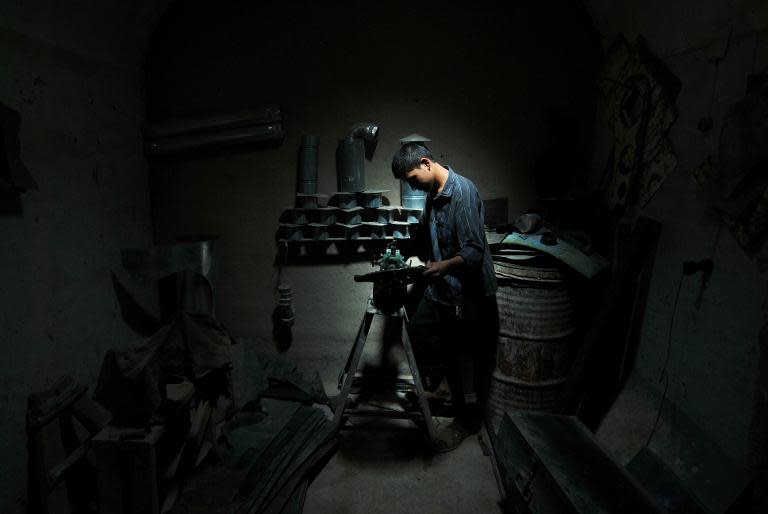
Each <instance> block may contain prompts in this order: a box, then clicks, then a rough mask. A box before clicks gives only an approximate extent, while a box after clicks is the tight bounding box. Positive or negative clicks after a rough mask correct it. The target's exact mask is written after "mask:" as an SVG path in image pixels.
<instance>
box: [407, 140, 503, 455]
mask: <svg viewBox="0 0 768 514" xmlns="http://www.w3.org/2000/svg"><path fill="white" fill-rule="evenodd" d="M392 173H393V174H394V176H395V177H396V178H398V179H400V180H406V181H407V182H408V183H409V185H410V186H411V187H413V188H414V189H419V190H422V191H425V192H426V193H427V201H426V205H425V208H424V211H423V213H422V217H421V221H420V223H419V227H418V230H417V231H416V233H415V234H414V236H413V241H412V243H413V244H414V247H413V248H411V250H414V251H415V252H416V253H417V254H418V255H419V256H420V257H421V259H422V260H424V261H425V262H426V268H427V269H426V270H425V271H424V278H425V279H427V281H428V282H427V283H428V285H427V287H426V289H425V291H424V295H423V297H422V298H421V301H420V303H419V305H418V307H417V308H416V311H415V313H414V314H413V316H412V318H411V320H410V323H409V325H408V331H409V334H410V336H411V339H412V340H413V342H414V351H416V356H417V361H418V362H419V367H420V368H424V375H425V380H426V381H427V387H428V388H434V387H436V386H437V383H439V380H441V379H442V377H443V376H445V377H446V378H447V379H448V385H449V387H450V390H451V401H452V404H453V406H454V410H455V416H456V417H455V418H454V420H453V421H452V422H451V423H450V424H449V425H448V426H447V427H445V428H444V429H442V430H441V431H440V433H439V434H438V448H437V450H438V451H448V450H452V449H454V448H456V447H457V446H458V445H459V444H460V443H461V441H462V440H463V439H464V438H465V437H467V436H468V435H469V434H472V433H475V432H477V431H478V430H479V428H480V424H481V422H482V419H483V415H484V408H485V400H486V398H487V392H488V384H489V383H490V374H491V370H492V367H491V366H492V362H493V352H494V350H495V348H494V346H495V345H494V344H493V343H494V342H495V336H496V333H497V329H498V323H497V321H496V320H497V316H498V315H497V311H496V301H495V292H496V276H495V273H494V270H493V262H492V260H491V252H490V249H489V247H488V242H487V241H486V238H485V231H484V212H483V203H482V201H481V200H480V195H479V194H478V192H477V188H476V187H475V185H474V184H473V183H472V182H471V181H470V180H469V179H467V178H465V177H463V176H461V175H459V174H458V173H456V172H455V171H454V170H452V169H451V168H450V167H448V166H443V165H441V164H440V163H438V162H436V161H435V159H434V157H433V156H432V154H431V153H430V151H429V150H428V149H427V147H426V146H425V145H424V144H422V143H415V142H409V143H405V144H403V145H402V146H401V147H400V148H399V150H398V151H397V152H396V153H395V155H394V157H393V158H392ZM467 355H469V356H471V357H472V359H473V361H474V364H475V367H474V382H475V384H474V386H475V393H476V396H477V402H476V403H475V404H474V405H469V404H467V403H466V401H465V388H464V384H463V381H462V372H461V368H462V359H463V358H465V357H466V356H467ZM436 382H437V383H436Z"/></svg>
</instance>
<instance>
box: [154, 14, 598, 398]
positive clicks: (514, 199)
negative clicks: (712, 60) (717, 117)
mask: <svg viewBox="0 0 768 514" xmlns="http://www.w3.org/2000/svg"><path fill="white" fill-rule="evenodd" d="M557 4H558V5H557V6H553V5H551V4H550V5H548V6H546V7H543V6H539V4H538V3H537V2H516V3H515V6H514V7H513V8H512V10H511V11H510V10H509V9H507V10H506V11H503V12H502V11H501V10H500V8H497V7H489V6H482V5H480V6H478V5H476V4H467V3H461V4H459V3H458V2H447V3H446V2H416V3H413V2H385V3H384V2H378V3H376V2H359V1H352V2H343V3H338V4H335V5H336V6H337V7H336V8H334V9H330V8H328V7H323V6H322V4H321V3H319V2H297V1H288V2H261V3H259V4H258V6H255V5H253V3H252V2H229V3H226V4H225V5H224V6H221V5H217V6H216V7H215V8H213V7H208V6H207V5H206V4H205V3H201V2H179V3H178V4H176V5H175V7H174V8H173V9H171V10H170V11H169V13H168V16H167V17H166V19H165V20H164V21H163V22H162V23H161V25H160V27H159V28H158V30H157V31H156V33H155V35H154V38H153V41H152V45H151V47H150V53H149V58H148V59H149V60H148V66H147V70H148V77H147V104H148V106H149V116H150V117H152V118H154V119H163V118H164V117H167V116H180V115H194V114H215V113H219V112H221V113H226V112H237V111H239V110H241V109H244V108H249V107H258V106H260V105H265V104H268V103H277V104H279V105H280V106H281V108H282V110H283V113H284V120H285V121H284V126H285V127H286V130H287V137H286V139H285V141H284V143H283V144H282V146H280V147H279V148H276V149H269V150H248V149H245V150H243V151H241V152H238V153H234V154H230V155H225V156H208V157H195V158H186V159H181V158H178V159H171V160H169V161H163V162H156V163H152V177H151V182H152V195H153V196H152V199H153V209H154V211H153V212H154V215H155V220H156V229H157V232H156V236H157V240H158V241H170V240H172V239H173V238H174V237H175V236H177V235H179V234H185V233H206V234H211V233H212V234H218V235H219V236H220V239H219V240H218V241H217V243H216V244H217V249H216V257H217V258H218V264H217V283H216V284H215V289H216V297H217V314H218V316H219V318H220V319H221V320H223V322H224V323H225V324H226V325H227V326H228V327H229V329H230V330H231V331H232V332H233V333H234V334H237V335H241V336H248V337H249V338H250V341H252V342H253V343H252V344H253V345H254V348H255V349H257V350H258V351H261V352H265V353H269V352H271V351H273V348H274V345H273V342H272V333H271V332H272V325H271V318H270V316H271V312H272V309H273V308H274V302H275V290H274V288H275V286H276V281H277V269H276V268H275V267H274V266H273V260H274V258H275V255H276V245H275V241H274V234H275V231H276V229H277V224H278V217H279V216H280V213H281V212H282V211H283V210H284V209H285V208H287V207H290V206H291V205H292V203H293V199H294V192H295V175H296V155H297V150H298V146H299V142H300V138H301V135H302V134H318V135H319V136H320V138H321V142H320V170H319V179H318V191H319V192H324V193H330V192H333V191H335V190H336V175H335V161H334V159H335V157H334V152H335V148H336V143H337V140H338V139H339V138H341V137H343V136H344V135H346V133H347V132H348V130H349V128H350V126H351V125H352V124H353V123H355V122H359V121H374V122H376V123H378V124H379V125H380V126H381V133H380V137H379V143H378V148H377V150H376V153H375V154H374V157H373V160H372V161H370V162H367V164H366V166H367V169H366V184H367V187H369V188H373V189H376V188H381V189H387V190H390V192H389V193H387V194H386V196H387V197H388V198H389V199H390V201H391V202H392V203H393V204H399V203H400V193H399V184H398V182H397V181H396V180H395V179H393V177H392V174H391V171H390V163H391V157H392V154H393V153H394V151H395V150H396V148H397V147H398V145H399V143H398V139H399V138H400V137H403V136H405V135H407V134H410V133H412V132H418V133H420V134H424V135H427V136H428V137H430V138H432V139H433V143H432V144H431V148H432V149H433V151H434V152H435V154H436V158H437V160H438V161H440V162H442V163H444V164H449V165H451V166H453V167H454V168H455V169H457V170H459V171H460V172H462V173H464V174H466V175H467V176H468V177H469V178H470V179H472V180H473V181H474V182H475V183H476V184H477V186H478V188H479V190H480V193H481V195H482V196H483V197H484V198H492V197H500V196H506V197H508V198H509V205H510V208H509V214H510V216H513V217H514V216H516V215H517V214H518V213H519V212H520V211H521V210H523V209H525V208H528V207H531V206H532V205H534V204H535V191H534V177H533V171H532V170H533V168H534V163H535V161H536V159H537V158H538V157H539V156H540V154H541V152H542V150H543V148H545V147H546V146H547V145H548V144H550V143H551V141H550V139H549V137H550V127H549V126H548V125H547V123H548V119H549V118H550V115H551V114H552V113H553V112H554V113H560V114H562V115H564V116H565V117H566V118H568V117H570V118H571V119H575V120H576V121H575V122H573V125H572V126H571V127H570V128H571V131H572V134H573V135H574V137H575V138H576V139H577V140H578V141H580V142H581V143H584V145H586V143H587V142H588V140H589V137H590V128H591V117H592V114H593V109H594V94H595V87H594V80H595V77H596V71H597V66H598V65H597V61H598V60H599V42H598V41H597V35H596V34H595V33H594V31H593V29H592V27H591V24H590V22H589V20H588V18H587V15H586V13H585V12H584V11H583V9H582V7H581V6H580V5H578V4H574V3H571V2H557ZM584 145H583V146H584ZM572 165H573V166H574V167H578V166H583V165H584V162H582V161H580V160H579V158H578V157H577V156H574V158H573V161H572ZM371 269H372V268H371V267H370V265H369V264H368V263H366V262H356V263H347V264H338V265H312V266H289V267H286V268H285V271H284V278H285V280H287V281H288V282H289V283H291V284H292V285H293V290H294V297H295V298H294V303H295V310H296V325H295V326H294V342H293V345H292V347H291V348H290V350H289V351H288V352H287V356H288V357H289V358H292V359H294V360H297V361H299V362H300V363H301V364H304V365H306V367H310V368H315V369H318V370H319V371H320V372H321V375H322V376H323V378H324V380H325V381H326V383H327V384H333V381H334V380H335V377H336V375H337V374H338V372H339V371H340V369H341V366H342V365H343V363H344V360H345V359H346V355H347V353H348V351H349V349H350V347H351V344H352V342H353V340H354V336H355V333H356V330H357V326H358V324H359V322H360V319H361V317H362V314H363V309H364V307H365V300H366V298H367V296H368V295H369V294H370V285H368V284H357V283H355V282H353V280H352V275H353V274H357V273H362V272H366V271H370V270H371ZM330 392H334V391H330Z"/></svg>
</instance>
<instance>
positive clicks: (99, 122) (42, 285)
mask: <svg viewBox="0 0 768 514" xmlns="http://www.w3.org/2000/svg"><path fill="white" fill-rule="evenodd" d="M92 4H93V5H91V6H88V5H83V4H82V3H81V4H79V5H70V4H68V3H61V2H49V1H37V2H34V1H33V2H23V3H15V4H14V3H8V2H6V3H4V4H3V5H2V7H0V63H2V64H0V101H2V102H3V103H5V104H6V105H8V106H9V107H11V108H13V109H15V110H16V111H18V112H19V113H20V114H21V120H22V121H21V134H20V139H21V157H22V159H23V161H24V162H25V163H26V166H27V167H28V168H29V170H30V171H31V173H32V175H33V176H34V178H35V180H36V181H37V183H38V184H39V186H40V191H39V192H30V193H26V194H24V195H23V196H22V200H21V203H22V210H23V212H22V213H21V214H20V215H17V216H6V217H2V218H0V240H1V241H2V243H0V306H2V308H0V349H1V351H2V356H3V358H2V364H0V416H1V417H2V420H3V421H2V423H0V462H2V466H0V468H2V472H0V511H2V512H8V513H13V512H23V511H25V508H24V503H25V501H26V456H27V452H26V446H25V445H26V434H25V412H26V400H27V396H28V395H29V394H30V393H31V392H34V391H39V390H41V389H43V388H45V387H47V386H49V385H51V384H52V382H53V381H54V380H56V379H57V378H59V377H60V376H61V375H63V374H72V375H73V376H74V377H75V378H77V379H78V380H80V381H81V383H86V384H88V385H91V386H92V385H94V384H95V380H96V377H97V374H98V369H99V365H100V363H101V358H102V357H103V355H104V353H105V351H106V350H107V349H108V348H110V347H114V346H120V345H123V344H125V343H127V342H129V341H131V340H132V339H134V338H135V337H136V336H135V335H134V334H132V333H131V332H130V331H129V330H128V329H127V327H126V326H125V324H124V323H123V321H122V320H121V319H120V314H119V310H118V307H117V304H116V301H115V298H114V293H113V291H112V284H111V281H110V270H111V269H117V268H118V267H119V266H120V260H119V249H120V248H121V247H123V246H136V245H139V246H141V245H146V244H150V243H151V235H152V231H151V222H150V216H149V194H148V184H147V165H146V161H145V160H144V158H143V155H142V149H141V138H140V133H139V125H140V123H141V121H142V120H143V117H144V98H143V96H144V94H143V79H144V77H143V73H141V66H142V64H143V62H142V55H143V48H144V47H145V46H146V39H147V37H146V34H147V33H148V31H149V30H150V28H151V23H150V20H151V18H152V15H151V13H152V12H154V11H153V8H150V7H148V6H141V5H138V4H137V5H134V6H133V7H131V8H128V7H124V6H122V4H121V3H120V2H99V3H98V5H97V3H96V2H93V3H92Z"/></svg>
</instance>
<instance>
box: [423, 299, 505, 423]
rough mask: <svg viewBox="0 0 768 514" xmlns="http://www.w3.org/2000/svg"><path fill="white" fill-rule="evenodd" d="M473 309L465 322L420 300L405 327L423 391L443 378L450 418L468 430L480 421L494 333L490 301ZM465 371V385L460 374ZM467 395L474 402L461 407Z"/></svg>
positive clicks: (446, 308) (495, 316) (449, 308)
mask: <svg viewBox="0 0 768 514" xmlns="http://www.w3.org/2000/svg"><path fill="white" fill-rule="evenodd" d="M474 307H476V308H474V309H472V311H473V312H472V315H471V316H459V315H458V314H457V312H456V309H455V307H453V306H447V305H442V304H440V303H437V302H433V301H431V300H429V299H427V298H425V297H422V299H421V301H420V302H419V304H418V306H417V307H416V310H415V312H414V313H413V315H412V316H411V318H410V322H409V324H408V335H409V337H410V339H411V342H412V343H413V350H414V353H415V355H416V362H417V363H418V365H419V371H420V373H421V374H422V377H423V380H424V382H425V384H424V385H425V387H426V388H427V389H432V390H433V389H434V388H436V387H437V386H438V384H439V383H440V381H441V380H442V379H443V378H444V377H445V378H446V379H447V381H448V386H449V387H450V390H451V401H452V403H453V406H454V410H455V416H456V417H457V418H459V419H460V420H462V421H465V422H467V423H470V424H473V425H475V424H478V423H480V422H481V421H482V419H483V415H484V411H485V404H486V401H487V399H488V389H489V386H490V381H491V373H492V371H493V367H494V362H495V352H496V337H497V333H498V311H497V308H496V297H495V296H488V297H485V298H480V299H478V305H475V306H474ZM468 365H471V370H472V373H471V374H472V381H471V382H469V381H468V380H466V377H465V375H466V374H465V373H464V372H463V371H464V369H465V368H467V367H468ZM468 382H469V383H468ZM468 392H474V393H475V397H476V401H475V402H467V401H466V394H467V393H468Z"/></svg>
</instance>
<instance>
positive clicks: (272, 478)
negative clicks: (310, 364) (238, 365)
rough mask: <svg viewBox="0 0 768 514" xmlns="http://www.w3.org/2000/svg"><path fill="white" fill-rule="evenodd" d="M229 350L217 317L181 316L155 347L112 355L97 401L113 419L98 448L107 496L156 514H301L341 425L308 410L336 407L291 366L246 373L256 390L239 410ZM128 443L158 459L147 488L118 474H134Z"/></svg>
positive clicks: (143, 345)
mask: <svg viewBox="0 0 768 514" xmlns="http://www.w3.org/2000/svg"><path fill="white" fill-rule="evenodd" d="M232 344H233V340H232V339H231V338H230V336H229V334H228V333H227V332H226V330H225V329H224V328H223V327H222V326H221V324H220V323H219V322H218V321H217V320H216V319H215V318H214V317H212V316H210V315H208V314H192V313H187V312H181V313H178V314H177V316H176V317H175V318H174V320H173V322H172V323H170V324H169V325H167V326H165V327H163V328H162V329H160V330H159V331H158V332H157V333H155V334H154V335H153V336H151V337H149V338H146V339H144V340H142V341H140V342H138V343H136V344H134V345H132V346H130V347H128V348H126V349H120V350H111V351H110V352H108V354H107V355H106V356H105V358H104V361H103V364H102V370H101V375H100V377H99V383H98V385H97V388H96V392H95V398H96V399H97V400H98V401H99V402H100V403H101V404H103V405H104V406H105V407H106V408H107V409H108V410H109V411H110V412H111V414H112V424H111V425H110V426H109V427H107V429H105V432H104V433H103V434H101V435H100V436H99V437H97V440H98V451H97V457H96V460H97V461H98V462H97V468H98V469H99V471H98V473H99V476H100V490H101V489H104V487H105V486H104V484H107V488H108V487H115V488H118V487H119V489H120V490H122V491H124V492H125V493H127V495H128V496H135V495H136V494H139V495H142V496H143V497H147V498H150V499H149V500H147V501H146V502H145V503H146V508H149V509H150V512H232V513H235V512H243V513H246V512H247V513H255V512H275V513H278V512H300V511H301V504H302V503H303V497H304V493H305V492H306V488H307V486H308V484H309V481H310V480H311V478H313V477H314V474H315V473H316V472H317V471H319V469H321V466H322V464H324V463H325V462H326V461H327V458H329V457H330V455H331V454H332V451H333V450H334V449H335V447H336V438H335V432H336V430H335V427H334V425H333V424H332V423H331V421H330V420H329V419H328V418H327V416H326V414H325V413H324V412H323V411H321V410H320V409H318V408H315V407H312V404H313V403H327V401H328V399H327V397H326V396H325V392H324V391H323V389H322V385H321V384H318V383H316V381H314V382H313V381H309V380H306V379H304V377H303V376H302V375H301V374H300V373H299V372H298V370H297V369H296V366H295V365H293V364H292V363H289V362H284V361H265V362H258V363H257V366H255V368H253V369H250V370H249V373H251V374H254V375H255V376H254V377H252V378H253V380H254V381H256V382H258V383H259V384H260V387H259V388H258V390H256V391H254V394H253V397H250V398H242V399H238V400H245V403H243V405H242V406H240V408H239V409H237V408H235V402H234V400H235V399H234V398H233V387H232V379H231V370H232V357H231V346H232ZM126 443H132V444H136V445H139V446H141V447H142V448H144V449H147V448H151V455H153V456H152V457H150V458H149V462H148V463H142V464H141V466H144V465H148V466H149V470H148V471H147V472H146V473H144V475H145V476H146V478H145V479H144V480H143V482H142V484H141V485H140V486H137V485H136V484H132V483H126V481H125V479H124V478H123V477H122V475H121V473H122V472H121V471H120V468H121V467H125V466H124V465H125V463H126V462H128V466H129V467H131V466H133V467H136V466H134V464H135V463H134V464H132V461H131V460H130V456H126V451H125V445H126ZM142 451H143V450H142ZM121 462H122V463H121ZM115 463H117V464H115ZM110 482H112V483H113V484H114V485H113V486H110V485H109V483H110ZM145 489H146V490H151V493H147V491H145ZM100 496H101V497H105V496H106V495H105V494H101V491H100ZM123 496H124V497H125V495H123ZM153 497H154V498H153ZM102 499H103V498H102ZM119 501H120V500H119V499H118V500H117V502H118V503H119ZM113 502H114V501H113ZM100 503H104V501H101V500H100ZM100 507H101V506H100ZM124 508H125V509H127V510H125V511H126V512H134V511H136V512H139V510H136V509H134V508H133V507H131V506H127V507H126V506H121V507H120V510H119V512H123V511H124V510H123V509H124ZM112 511H113V510H109V509H108V510H107V512H112ZM117 511H118V510H115V512H117Z"/></svg>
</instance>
